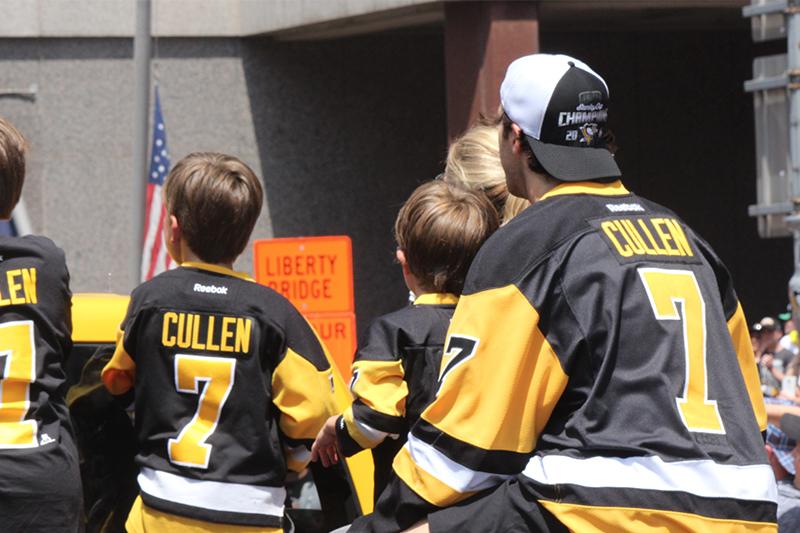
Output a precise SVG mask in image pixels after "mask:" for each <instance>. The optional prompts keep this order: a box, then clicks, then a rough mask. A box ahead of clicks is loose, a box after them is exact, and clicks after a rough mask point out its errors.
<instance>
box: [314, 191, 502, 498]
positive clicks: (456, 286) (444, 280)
mask: <svg viewBox="0 0 800 533" xmlns="http://www.w3.org/2000/svg"><path fill="white" fill-rule="evenodd" d="M498 225H499V220H498V215H497V211H496V210H495V209H494V207H493V206H492V203H491V202H490V201H489V199H488V198H487V197H486V195H485V194H483V193H480V192H472V191H469V190H467V189H465V188H462V187H460V186H457V185H450V184H448V183H445V182H444V181H438V180H437V181H431V182H428V183H425V184H423V185H421V186H419V187H418V188H417V189H416V190H415V191H414V192H413V193H412V194H411V196H410V197H409V199H408V200H407V201H406V203H405V204H404V205H403V207H402V208H401V209H400V212H399V213H398V215H397V220H396V222H395V232H394V233H395V239H396V241H397V260H398V261H399V262H400V264H401V266H402V268H403V278H404V279H405V282H406V285H407V286H408V288H409V290H411V291H412V292H413V293H414V294H415V295H416V298H415V300H414V304H413V305H412V306H410V307H405V308H403V309H400V310H398V311H395V312H393V313H389V314H387V315H383V316H381V317H378V318H377V319H375V321H374V322H373V323H372V324H371V325H370V326H369V329H368V330H367V332H366V335H365V337H364V341H363V343H362V344H361V346H360V347H359V349H358V351H357V353H356V357H355V361H354V363H353V379H352V381H351V384H350V389H351V391H352V392H353V395H354V396H355V401H354V402H353V405H352V406H351V407H350V408H348V409H347V411H345V412H344V413H343V414H342V415H341V416H338V417H332V418H331V419H329V420H328V422H326V424H325V426H324V427H323V429H322V431H320V434H319V435H318V436H317V440H316V441H315V443H314V446H313V447H312V460H317V459H320V460H321V461H322V463H323V465H325V466H328V465H330V464H332V463H335V462H337V461H338V454H339V453H340V452H341V453H342V454H344V455H345V456H348V457H349V456H350V455H353V454H355V453H357V452H359V451H361V450H363V449H365V448H372V453H373V458H374V462H375V493H374V495H375V499H377V497H378V496H379V495H380V493H381V492H382V491H383V488H384V487H385V486H386V483H387V482H388V480H389V477H390V475H391V467H392V459H393V458H394V456H395V454H396V453H397V452H398V451H399V450H400V448H401V447H402V446H403V444H404V443H405V441H406V435H407V434H408V430H409V428H410V427H411V426H412V425H413V423H414V422H415V421H416V420H417V419H418V418H419V415H420V414H421V413H422V411H423V409H424V408H425V407H426V406H427V405H428V403H430V401H431V400H432V399H433V398H434V396H435V394H436V389H437V387H438V379H439V369H440V366H441V362H442V351H443V346H444V342H445V336H446V334H447V327H448V326H449V324H450V318H451V317H452V316H453V311H454V309H455V306H456V303H457V302H458V296H459V295H460V294H461V290H462V289H463V287H464V278H465V277H466V275H467V270H468V269H469V265H470V263H471V262H472V259H473V258H474V257H475V254H476V253H477V252H478V249H479V248H480V247H481V244H483V242H484V241H485V240H486V239H487V238H488V237H489V235H491V234H492V233H493V232H494V231H495V230H496V229H497V227H498ZM387 437H389V438H388V439H387Z"/></svg>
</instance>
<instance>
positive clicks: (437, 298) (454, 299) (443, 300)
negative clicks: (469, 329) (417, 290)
mask: <svg viewBox="0 0 800 533" xmlns="http://www.w3.org/2000/svg"><path fill="white" fill-rule="evenodd" d="M457 303H458V296H456V295H455V294H451V293H449V292H428V293H425V294H420V295H419V296H417V297H416V299H415V300H414V305H455V304H457Z"/></svg>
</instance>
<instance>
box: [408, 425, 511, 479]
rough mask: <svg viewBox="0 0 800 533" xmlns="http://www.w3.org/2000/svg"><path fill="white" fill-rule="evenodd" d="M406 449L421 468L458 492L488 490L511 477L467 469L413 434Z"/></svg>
mask: <svg viewBox="0 0 800 533" xmlns="http://www.w3.org/2000/svg"><path fill="white" fill-rule="evenodd" d="M405 448H406V449H407V450H408V452H409V453H410V454H411V459H413V460H414V463H416V465H417V466H418V467H419V468H421V469H422V470H424V471H426V472H427V473H428V474H430V475H431V476H433V477H435V478H436V479H438V480H439V481H441V482H442V483H444V484H445V485H447V486H448V487H450V488H452V489H453V490H455V491H457V492H462V493H463V492H474V491H479V490H483V489H488V488H490V487H495V486H497V485H499V484H500V483H502V482H503V481H505V480H506V479H508V478H510V477H511V476H507V475H502V474H491V473H489V472H480V471H478V470H472V469H470V468H467V467H466V466H464V465H461V464H458V463H456V462H455V461H453V460H452V459H450V458H448V457H447V456H446V455H444V454H443V453H442V452H440V451H439V450H437V449H436V448H434V447H433V446H431V445H429V444H427V443H425V442H422V441H421V440H419V439H418V438H416V437H414V435H413V434H412V433H409V434H408V442H407V443H406V445H405Z"/></svg>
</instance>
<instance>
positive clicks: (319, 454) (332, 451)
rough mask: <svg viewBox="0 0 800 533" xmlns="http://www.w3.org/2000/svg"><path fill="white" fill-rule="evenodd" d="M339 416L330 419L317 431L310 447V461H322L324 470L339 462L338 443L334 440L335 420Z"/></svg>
mask: <svg viewBox="0 0 800 533" xmlns="http://www.w3.org/2000/svg"><path fill="white" fill-rule="evenodd" d="M338 418H339V415H335V416H332V417H330V418H329V419H328V420H327V421H326V422H325V425H324V426H322V429H320V430H319V434H318V435H317V439H316V440H315V441H314V444H313V445H312V446H311V460H312V461H314V462H316V461H317V460H322V466H324V467H325V468H327V467H329V466H331V465H335V464H336V463H338V462H339V442H338V439H337V438H336V420H337V419H338Z"/></svg>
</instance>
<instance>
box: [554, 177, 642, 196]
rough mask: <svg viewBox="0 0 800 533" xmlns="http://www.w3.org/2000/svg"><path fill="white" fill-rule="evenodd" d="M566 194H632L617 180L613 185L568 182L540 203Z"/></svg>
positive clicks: (558, 186) (594, 182) (556, 188)
mask: <svg viewBox="0 0 800 533" xmlns="http://www.w3.org/2000/svg"><path fill="white" fill-rule="evenodd" d="M565 194H594V195H597V196H623V195H625V194H630V192H629V191H628V189H626V188H625V186H624V185H623V184H622V181H620V180H616V181H612V182H611V183H598V182H596V181H576V182H566V183H562V184H561V185H557V186H555V187H554V188H552V189H550V190H549V191H547V192H546V193H545V194H544V195H543V196H542V197H541V198H539V201H542V200H544V199H546V198H550V197H553V196H561V195H565Z"/></svg>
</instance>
